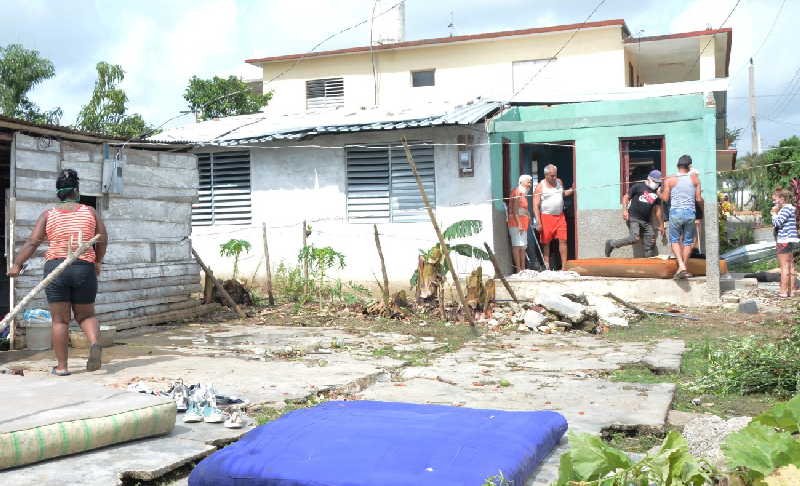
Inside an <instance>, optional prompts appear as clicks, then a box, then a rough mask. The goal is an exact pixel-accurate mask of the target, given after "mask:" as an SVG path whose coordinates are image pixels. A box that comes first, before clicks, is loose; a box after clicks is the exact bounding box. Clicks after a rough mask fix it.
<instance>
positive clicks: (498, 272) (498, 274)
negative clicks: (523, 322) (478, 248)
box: [483, 241, 519, 304]
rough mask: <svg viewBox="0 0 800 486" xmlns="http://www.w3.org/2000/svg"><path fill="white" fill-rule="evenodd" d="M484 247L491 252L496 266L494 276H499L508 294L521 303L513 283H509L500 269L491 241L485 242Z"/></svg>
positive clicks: (491, 258) (491, 257)
mask: <svg viewBox="0 0 800 486" xmlns="http://www.w3.org/2000/svg"><path fill="white" fill-rule="evenodd" d="M483 246H484V248H486V252H487V253H489V260H491V261H492V265H493V266H494V278H499V279H500V281H501V282H503V286H504V287H505V288H506V290H507V291H508V295H510V296H511V298H512V299H514V302H515V303H517V304H519V300H518V299H517V296H516V294H514V291H513V290H511V285H509V283H508V280H506V278H505V277H504V276H503V273H502V272H501V271H500V265H498V264H497V259H496V258H495V257H494V252H493V251H492V249H491V248H489V243H486V242H485V241H484V242H483Z"/></svg>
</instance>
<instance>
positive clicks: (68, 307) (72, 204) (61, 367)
mask: <svg viewBox="0 0 800 486" xmlns="http://www.w3.org/2000/svg"><path fill="white" fill-rule="evenodd" d="M79 182H80V180H79V179H78V173H77V172H75V171H74V170H72V169H64V170H63V171H61V174H60V175H59V177H58V179H57V180H56V195H57V196H58V199H59V200H60V201H61V202H60V203H59V204H57V205H56V206H55V207H53V208H51V209H48V210H46V211H44V212H43V213H42V214H41V215H40V216H39V219H37V220H36V225H35V226H34V227H33V232H32V233H31V236H30V237H29V238H28V241H26V242H25V245H24V246H23V247H22V248H21V249H20V251H19V253H17V258H16V259H15V260H14V265H13V266H12V267H11V269H10V270H9V272H8V275H9V276H10V277H16V276H18V275H19V273H20V271H21V269H22V265H24V264H25V262H26V261H28V259H29V258H31V257H32V256H33V254H34V253H35V252H36V249H37V248H38V247H39V244H40V243H41V242H42V241H44V240H45V239H47V241H48V248H47V251H46V252H45V255H44V259H45V264H44V275H45V276H47V274H49V273H50V272H52V271H53V269H55V268H56V267H57V266H58V265H59V264H60V263H61V262H63V261H64V259H65V258H66V257H67V255H68V254H69V253H71V252H74V251H76V250H77V248H78V246H80V244H81V243H83V242H84V241H88V240H91V239H92V238H93V237H94V236H95V235H100V238H99V239H98V241H97V243H95V245H94V248H92V247H89V249H87V250H86V251H85V252H84V253H83V254H82V255H80V256H79V257H78V259H77V260H75V261H74V262H73V263H72V264H71V265H70V266H69V267H67V269H66V270H64V271H63V272H62V273H61V274H60V275H58V276H57V277H56V278H55V279H54V280H53V281H52V282H51V283H50V284H49V285H48V286H47V288H45V293H46V294H47V303H48V305H49V307H50V314H51V316H52V320H53V331H52V336H53V351H54V352H55V354H56V360H57V361H58V365H57V366H56V367H54V368H53V369H52V370H51V372H52V374H54V375H58V376H65V375H68V374H69V370H68V368H67V342H68V333H67V331H68V328H69V321H70V317H71V316H72V315H74V316H75V320H76V321H78V324H79V325H80V326H81V329H82V330H83V332H84V333H85V334H86V338H87V340H88V341H89V359H88V361H87V362H86V369H87V370H89V371H95V370H98V369H100V361H101V353H102V349H101V348H100V344H99V343H98V334H99V329H98V323H97V317H95V311H94V301H95V297H96V296H97V276H98V275H100V267H101V265H102V262H103V257H104V256H105V254H106V244H107V240H108V235H107V233H106V227H105V225H104V224H103V222H102V221H101V220H100V218H99V217H98V216H97V213H95V211H94V209H93V208H91V207H90V206H86V205H84V204H81V203H80V202H78V201H79V200H80V193H79Z"/></svg>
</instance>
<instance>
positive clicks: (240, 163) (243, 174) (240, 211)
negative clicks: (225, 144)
mask: <svg viewBox="0 0 800 486" xmlns="http://www.w3.org/2000/svg"><path fill="white" fill-rule="evenodd" d="M197 163H198V169H199V172H200V188H199V193H200V194H199V196H200V197H199V201H198V203H197V204H195V205H193V206H192V225H194V226H202V225H210V224H250V221H251V206H250V152H249V151H240V152H217V153H212V154H197Z"/></svg>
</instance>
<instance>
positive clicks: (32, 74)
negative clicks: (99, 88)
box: [0, 44, 62, 124]
mask: <svg viewBox="0 0 800 486" xmlns="http://www.w3.org/2000/svg"><path fill="white" fill-rule="evenodd" d="M55 75H56V69H55V67H54V66H53V63H52V62H50V61H49V60H48V59H44V58H43V57H41V56H40V55H39V51H36V50H33V49H25V48H24V47H22V46H21V45H20V44H9V45H8V46H6V47H0V113H1V114H3V115H6V116H13V117H16V118H22V119H23V120H28V121H32V122H36V123H51V124H57V123H58V122H59V120H60V119H61V114H62V112H61V108H55V109H52V110H49V111H42V110H41V109H40V108H39V107H38V106H36V104H34V103H33V102H32V101H31V100H29V99H28V92H30V90H31V89H33V87H34V86H36V85H37V84H39V83H41V82H42V81H44V80H47V79H50V78H52V77H53V76H55Z"/></svg>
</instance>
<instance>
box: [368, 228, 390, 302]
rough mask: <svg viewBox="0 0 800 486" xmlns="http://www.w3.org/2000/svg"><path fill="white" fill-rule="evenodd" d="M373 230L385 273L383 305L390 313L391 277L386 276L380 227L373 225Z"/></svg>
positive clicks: (382, 289) (382, 269)
mask: <svg viewBox="0 0 800 486" xmlns="http://www.w3.org/2000/svg"><path fill="white" fill-rule="evenodd" d="M372 229H373V230H375V247H376V248H377V249H378V256H379V257H380V259H381V272H382V273H383V287H382V288H381V292H382V293H383V304H384V305H385V306H386V312H387V313H389V276H388V275H387V274H386V263H385V262H384V260H383V250H382V249H381V239H380V238H379V237H378V225H376V224H373V225H372Z"/></svg>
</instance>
